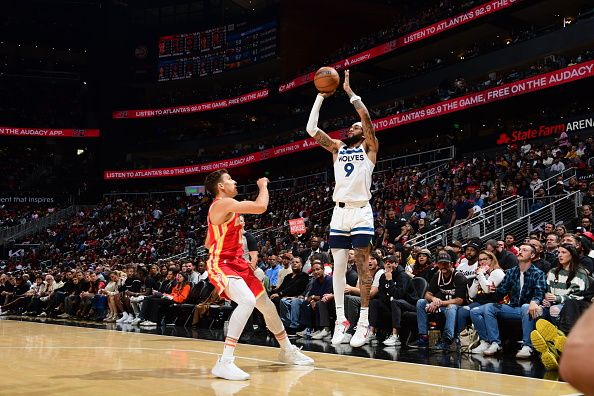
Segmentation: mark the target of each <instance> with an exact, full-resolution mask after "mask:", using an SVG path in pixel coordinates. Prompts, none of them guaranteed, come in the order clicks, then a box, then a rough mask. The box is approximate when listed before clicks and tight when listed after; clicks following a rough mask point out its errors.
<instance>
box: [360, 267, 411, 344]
mask: <svg viewBox="0 0 594 396" xmlns="http://www.w3.org/2000/svg"><path fill="white" fill-rule="evenodd" d="M384 268H385V271H386V272H385V273H384V274H382V275H381V276H380V278H379V286H378V293H377V296H376V298H374V299H372V300H371V301H370V302H369V324H370V326H371V328H372V331H373V332H374V333H375V331H376V330H377V328H378V325H379V323H380V322H382V319H384V320H385V319H387V320H390V319H391V323H392V333H391V335H390V336H389V337H388V338H386V339H385V340H384V342H383V344H384V345H386V346H399V345H400V338H399V336H398V333H399V332H400V327H401V326H400V323H401V319H402V312H415V311H416V304H417V301H418V298H417V297H416V292H415V288H414V286H413V284H412V281H411V278H410V276H408V275H407V274H406V272H405V270H404V268H402V266H400V265H398V258H397V257H396V256H387V257H386V258H385V261H384Z"/></svg>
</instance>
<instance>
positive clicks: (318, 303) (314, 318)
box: [299, 259, 332, 340]
mask: <svg viewBox="0 0 594 396" xmlns="http://www.w3.org/2000/svg"><path fill="white" fill-rule="evenodd" d="M311 274H312V281H311V288H310V289H309V291H308V292H307V294H306V295H305V299H304V300H303V301H301V306H300V310H299V311H300V312H299V322H300V324H301V325H304V326H305V327H306V328H315V327H318V328H321V329H320V330H318V331H316V332H315V333H313V334H312V335H311V338H312V339H314V340H321V339H323V338H325V337H327V336H329V335H330V315H329V312H328V305H329V303H331V301H332V300H331V299H329V296H330V295H332V277H331V276H329V275H324V266H323V264H322V263H321V262H320V260H318V259H315V260H313V261H312V265H311ZM322 300H323V301H322Z"/></svg>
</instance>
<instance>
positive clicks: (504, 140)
mask: <svg viewBox="0 0 594 396" xmlns="http://www.w3.org/2000/svg"><path fill="white" fill-rule="evenodd" d="M591 128H594V117H581V118H578V119H577V120H574V121H568V122H559V123H556V124H553V125H539V126H538V127H536V128H529V129H526V130H523V131H522V130H517V131H512V132H511V133H507V132H504V133H502V134H501V135H499V138H498V139H497V144H498V145H502V144H510V143H516V142H522V141H524V140H532V139H538V138H545V137H549V136H553V135H560V134H561V133H562V132H571V131H581V130H584V129H591Z"/></svg>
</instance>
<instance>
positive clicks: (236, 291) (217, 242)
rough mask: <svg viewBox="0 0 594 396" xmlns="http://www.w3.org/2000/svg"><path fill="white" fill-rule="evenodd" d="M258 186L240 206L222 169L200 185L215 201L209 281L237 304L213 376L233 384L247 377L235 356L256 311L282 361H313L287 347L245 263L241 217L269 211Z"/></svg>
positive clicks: (263, 183)
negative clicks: (245, 329)
mask: <svg viewBox="0 0 594 396" xmlns="http://www.w3.org/2000/svg"><path fill="white" fill-rule="evenodd" d="M257 184H258V188H259V190H260V191H259V193H258V197H257V198H256V200H255V201H242V202H239V201H236V200H235V199H234V197H235V196H237V182H236V181H235V180H233V179H232V178H231V176H230V175H229V173H228V172H227V170H226V169H220V170H218V171H215V172H212V173H210V174H209V175H208V176H207V177H206V180H205V182H204V185H205V186H206V188H207V190H208V192H210V193H211V194H212V195H214V197H215V199H214V201H213V202H212V204H211V205H210V208H209V210H208V232H207V234H206V241H205V243H204V244H205V245H206V247H207V248H208V249H209V252H210V256H209V259H208V263H207V269H208V277H209V279H210V282H211V283H212V284H213V285H214V287H215V289H216V290H217V292H218V293H219V294H220V295H221V297H223V298H226V299H229V300H232V301H234V302H235V303H236V304H237V307H236V308H235V309H234V310H233V313H232V314H231V318H230V319H229V326H228V329H227V335H226V338H225V346H224V348H223V355H222V356H220V357H219V359H218V360H217V363H216V365H215V366H214V368H213V369H212V371H211V372H212V374H213V375H214V376H215V377H219V378H224V379H227V380H234V381H241V380H247V379H249V378H250V375H249V374H248V373H246V372H244V371H243V370H241V369H240V368H239V367H237V366H236V365H235V363H234V360H235V358H234V352H235V347H236V346H237V341H238V340H239V336H240V335H241V333H242V332H243V328H244V327H245V324H246V323H247V321H248V319H249V317H250V315H251V314H252V311H253V310H254V307H255V308H258V310H259V311H260V312H261V313H262V315H264V320H265V321H266V326H267V327H268V329H269V330H270V331H271V332H272V333H273V334H274V335H275V337H276V339H277V341H278V343H279V344H280V347H281V352H280V354H279V360H280V361H281V362H283V363H287V364H294V365H300V366H304V365H312V364H313V360H312V359H311V358H309V357H307V356H305V355H304V354H302V353H301V352H300V351H299V348H297V347H296V346H295V345H292V344H291V343H290V342H289V339H288V337H287V332H286V331H285V328H284V326H283V323H282V322H281V319H280V317H279V316H278V313H277V312H276V307H275V306H274V303H273V302H272V301H270V298H269V297H268V295H267V294H266V292H265V291H264V286H262V283H261V282H260V281H259V280H258V278H257V277H256V276H255V275H254V271H253V269H252V268H251V267H250V264H249V263H248V262H247V261H245V260H244V258H243V243H242V237H243V225H242V223H241V220H240V214H262V213H264V212H265V211H266V209H267V208H268V179H266V178H261V179H258V181H257Z"/></svg>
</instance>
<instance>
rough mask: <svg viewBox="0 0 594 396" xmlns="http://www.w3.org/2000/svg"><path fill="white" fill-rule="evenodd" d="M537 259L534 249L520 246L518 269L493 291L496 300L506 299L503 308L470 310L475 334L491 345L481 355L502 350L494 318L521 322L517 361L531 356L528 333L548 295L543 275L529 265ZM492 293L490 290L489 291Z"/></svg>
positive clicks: (490, 354)
mask: <svg viewBox="0 0 594 396" xmlns="http://www.w3.org/2000/svg"><path fill="white" fill-rule="evenodd" d="M535 258H536V249H535V248H534V247H533V246H532V245H529V244H527V243H524V244H522V245H520V247H519V253H518V262H519V264H518V266H517V267H514V268H511V269H509V270H508V271H507V272H506V273H505V278H503V282H501V283H500V284H499V286H498V287H497V288H495V289H494V290H495V298H496V299H497V301H501V299H503V298H504V297H506V296H508V297H507V298H506V299H509V302H507V303H505V304H496V303H493V304H486V305H484V306H482V307H481V308H482V309H480V310H471V311H470V317H471V319H472V323H473V324H474V327H475V329H476V330H477V333H479V334H482V336H483V337H485V340H486V341H487V342H488V343H489V344H490V345H489V347H488V348H487V349H485V350H484V351H483V355H485V356H492V355H494V354H496V353H497V352H499V351H500V350H501V339H500V338H499V324H498V323H497V318H503V319H517V320H521V321H522V343H523V345H522V348H521V349H520V351H519V352H518V353H517V354H516V357H517V358H520V359H527V358H530V357H531V356H532V351H533V348H532V341H531V340H530V332H531V331H532V330H534V324H535V320H536V318H537V317H538V315H539V307H540V305H541V304H542V300H543V298H544V295H545V293H546V291H547V283H546V279H545V273H544V272H542V271H541V270H539V269H538V268H537V267H536V266H534V265H532V261H533V260H534V259H535ZM492 289H493V288H492Z"/></svg>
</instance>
